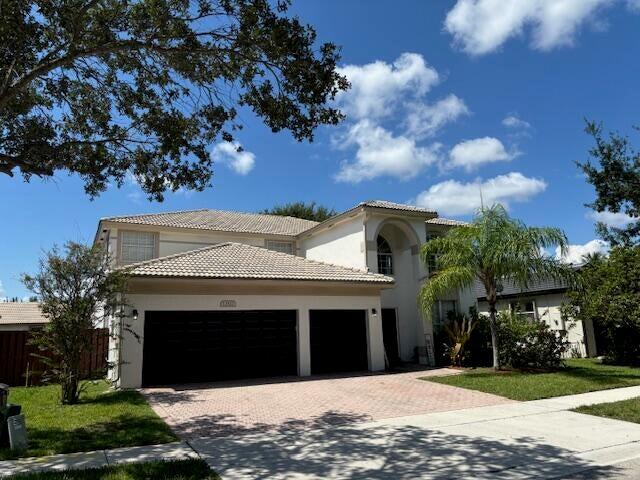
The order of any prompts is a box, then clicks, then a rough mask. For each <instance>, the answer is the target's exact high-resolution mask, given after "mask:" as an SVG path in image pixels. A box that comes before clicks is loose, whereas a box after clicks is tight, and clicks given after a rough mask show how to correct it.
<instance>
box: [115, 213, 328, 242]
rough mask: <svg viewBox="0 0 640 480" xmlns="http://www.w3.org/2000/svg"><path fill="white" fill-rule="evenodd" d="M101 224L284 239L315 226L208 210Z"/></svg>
mask: <svg viewBox="0 0 640 480" xmlns="http://www.w3.org/2000/svg"><path fill="white" fill-rule="evenodd" d="M102 220H105V221H109V222H118V223H129V224H137V225H159V226H163V227H178V228H194V229H199V230H215V231H223V232H234V233H257V234H271V235H286V236H296V235H298V234H299V233H301V232H303V231H305V230H308V229H310V228H312V227H314V226H315V225H317V224H318V222H313V221H311V220H304V219H301V218H295V217H283V216H279V215H265V214H261V213H242V212H229V211H224V210H211V209H203V210H186V211H182V212H165V213H150V214H145V215H129V216H122V217H108V218H103V219H102Z"/></svg>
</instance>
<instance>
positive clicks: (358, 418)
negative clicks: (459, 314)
mask: <svg viewBox="0 0 640 480" xmlns="http://www.w3.org/2000/svg"><path fill="white" fill-rule="evenodd" d="M446 373H452V371H451V370H445V369H440V370H427V371H420V372H409V373H395V374H381V375H374V374H362V375H358V376H350V377H347V378H344V377H343V378H338V377H322V378H320V377H308V378H305V379H301V378H299V377H291V378H278V379H270V380H261V381H259V383H258V382H253V383H252V382H250V381H244V382H225V383H210V384H197V385H180V386H175V387H171V388H152V389H145V390H143V393H144V394H145V396H146V397H147V399H148V400H149V403H150V404H151V406H152V407H153V409H154V410H155V411H156V412H157V413H158V414H159V415H160V416H161V417H162V418H164V420H165V421H166V422H167V423H168V424H169V425H170V426H171V427H172V428H173V429H174V430H175V431H176V433H178V435H180V436H181V437H183V438H185V439H189V438H198V437H215V436H223V435H229V434H233V435H238V434H241V433H261V432H267V431H270V430H274V431H275V430H279V431H288V430H290V429H297V428H302V429H308V428H314V427H321V426H326V425H337V424H344V423H349V422H364V421H370V420H381V419H384V418H393V417H402V416H407V415H419V414H425V413H434V412H443V411H447V410H459V409H463V408H469V407H479V406H484V405H496V404H502V403H510V402H511V401H510V400H507V399H505V398H502V397H498V396H495V395H490V394H487V393H482V392H475V391H472V390H465V389H461V388H457V387H451V386H448V385H440V384H437V383H433V382H425V381H423V380H419V377H424V376H428V375H438V374H439V375H442V374H446Z"/></svg>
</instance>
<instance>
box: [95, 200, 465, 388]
mask: <svg viewBox="0 0 640 480" xmlns="http://www.w3.org/2000/svg"><path fill="white" fill-rule="evenodd" d="M457 223H458V222H456V221H453V220H447V219H442V218H440V217H438V215H437V213H436V212H434V211H431V210H427V209H423V208H417V207H413V206H409V205H401V204H396V203H391V202H385V201H369V202H363V203H360V204H359V205H357V206H355V207H354V208H351V209H349V210H347V211H345V212H343V213H340V214H338V215H335V216H334V217H332V218H330V219H329V220H326V221H324V222H322V223H317V222H312V221H308V220H302V219H297V218H292V217H281V216H273V215H262V214H254V213H238V212H228V211H219V210H193V211H182V212H169V213H158V214H149V215H134V216H124V217H112V218H104V219H102V220H100V223H99V226H98V231H97V234H96V239H95V241H96V242H98V243H101V244H104V245H106V247H107V249H108V251H109V253H110V255H111V256H112V257H113V258H114V259H115V261H116V263H117V264H118V266H124V265H127V266H128V267H129V268H130V272H131V275H132V278H131V281H130V286H129V292H128V294H127V300H128V305H129V307H128V310H129V311H130V315H129V316H130V319H129V323H130V324H131V328H132V330H133V333H129V332H124V333H123V335H122V338H121V340H120V341H119V342H114V344H113V345H112V349H111V355H113V356H116V355H117V358H113V360H116V359H117V360H118V361H119V362H118V363H120V366H119V367H118V369H117V371H114V372H112V375H113V376H114V378H117V379H118V381H119V383H120V385H121V386H123V387H140V386H145V385H158V384H169V383H185V382H206V381H214V380H222V379H235V378H252V377H267V376H279V375H300V376H306V375H310V374H318V373H320V374H321V373H335V372H348V371H357V370H367V369H368V370H372V371H376V370H383V369H384V368H385V366H386V365H388V364H393V363H394V362H396V361H399V360H405V361H407V360H418V359H419V360H421V361H422V362H424V363H429V362H432V361H433V358H432V353H431V352H432V351H433V350H432V325H431V320H430V319H425V318H423V316H422V315H421V313H420V311H419V309H418V305H417V301H416V297H417V293H418V290H419V288H420V285H421V283H422V282H423V281H425V280H426V279H428V275H429V272H428V267H426V266H424V265H423V264H422V262H421V261H420V258H419V250H420V246H421V245H422V244H423V243H424V242H425V241H427V240H428V239H429V238H431V237H432V236H434V235H439V234H442V233H443V232H444V231H446V229H448V228H451V226H452V225H456V224H457ZM474 303H475V298H474V295H473V292H472V291H471V290H469V292H462V293H459V292H453V293H452V294H451V297H450V298H443V299H442V304H441V305H439V306H437V307H438V308H436V309H435V312H436V315H440V314H441V315H446V311H445V310H450V309H456V310H457V309H460V310H464V311H466V309H467V308H468V307H469V306H470V305H472V304H474ZM114 328H116V327H114ZM136 337H139V338H136Z"/></svg>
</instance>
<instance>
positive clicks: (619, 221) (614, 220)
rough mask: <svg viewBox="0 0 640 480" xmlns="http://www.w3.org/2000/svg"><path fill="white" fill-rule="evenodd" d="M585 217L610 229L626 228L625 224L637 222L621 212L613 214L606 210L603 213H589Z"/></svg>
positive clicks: (636, 219)
mask: <svg viewBox="0 0 640 480" xmlns="http://www.w3.org/2000/svg"><path fill="white" fill-rule="evenodd" d="M587 217H589V218H591V219H592V220H595V221H596V222H602V223H604V224H606V225H608V226H610V227H616V228H621V227H626V226H627V224H629V223H633V222H637V221H638V220H639V219H638V218H634V217H632V216H631V215H627V214H626V213H623V212H617V213H614V212H610V211H608V210H607V211H604V212H596V211H591V212H589V213H587Z"/></svg>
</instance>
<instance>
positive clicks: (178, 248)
mask: <svg viewBox="0 0 640 480" xmlns="http://www.w3.org/2000/svg"><path fill="white" fill-rule="evenodd" d="M224 242H236V243H243V244H245V245H254V246H256V247H264V246H265V239H264V238H261V237H254V236H242V235H233V234H226V233H209V234H207V233H204V234H201V233H198V234H193V233H182V232H163V231H160V234H159V243H160V245H159V253H160V256H161V257H164V256H167V255H173V254H174V253H180V252H188V251H189V250H195V249H198V248H203V247H206V246H207V245H214V244H216V243H224ZM294 245H295V242H294ZM294 248H295V247H294Z"/></svg>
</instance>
